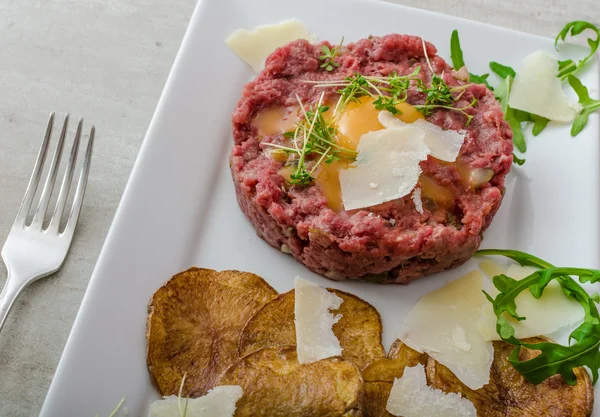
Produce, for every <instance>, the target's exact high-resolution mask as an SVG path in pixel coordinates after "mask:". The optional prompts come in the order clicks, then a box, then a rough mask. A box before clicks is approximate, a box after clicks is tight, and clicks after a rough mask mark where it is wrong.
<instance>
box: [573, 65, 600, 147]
mask: <svg viewBox="0 0 600 417" xmlns="http://www.w3.org/2000/svg"><path fill="white" fill-rule="evenodd" d="M567 79H568V80H569V85H570V86H571V87H572V88H573V90H575V92H576V93H577V97H579V103H580V104H581V105H582V106H583V109H582V110H581V111H580V112H579V114H578V115H577V117H575V120H574V121H573V126H572V127H571V136H575V135H577V134H578V133H579V132H581V131H582V130H583V128H584V127H585V125H586V124H587V122H588V118H589V117H590V114H592V113H593V112H595V111H596V110H598V109H600V100H594V99H592V98H590V94H589V93H588V89H587V88H586V87H585V86H584V85H583V84H581V81H579V78H577V77H575V76H574V75H571V74H569V76H568V77H567Z"/></svg>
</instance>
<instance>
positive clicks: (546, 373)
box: [476, 249, 600, 385]
mask: <svg viewBox="0 0 600 417" xmlns="http://www.w3.org/2000/svg"><path fill="white" fill-rule="evenodd" d="M476 255H501V256H505V257H507V258H510V259H512V260H514V261H516V262H518V263H519V264H521V265H523V266H534V267H537V268H542V269H540V270H538V271H536V272H534V273H532V274H530V275H529V276H527V277H525V278H523V279H522V280H519V281H517V280H514V279H512V278H510V277H507V276H506V275H498V276H495V277H494V279H493V282H494V286H495V287H496V288H497V289H498V290H499V291H500V292H499V294H498V295H497V296H496V298H495V299H492V297H490V296H489V295H488V294H486V297H487V299H488V300H489V301H490V302H492V305H493V308H494V314H496V317H497V321H496V331H497V332H498V335H499V336H500V337H501V338H502V340H504V341H505V342H507V343H510V344H513V345H515V348H514V349H513V351H512V352H511V354H510V355H509V358H508V360H509V361H510V362H511V364H512V365H513V366H514V368H515V369H516V370H517V371H518V372H519V373H521V374H522V375H523V376H525V378H526V379H527V380H528V381H530V382H532V383H534V384H539V383H540V382H542V381H544V380H546V379H547V378H549V377H551V376H552V375H556V374H560V375H561V376H562V377H563V378H564V380H565V382H567V383H568V384H570V385H574V384H575V383H576V377H575V374H574V373H573V369H575V368H577V367H580V366H587V367H589V368H590V369H591V370H592V375H593V382H594V383H595V382H596V381H597V380H598V369H599V368H600V350H599V348H600V315H599V313H598V309H597V307H596V302H597V300H598V301H600V300H599V299H598V297H596V296H595V295H592V296H590V295H589V294H588V293H587V292H586V291H585V290H584V289H583V288H582V287H581V285H579V284H578V283H577V282H576V281H575V280H574V279H573V278H571V277H570V276H569V275H575V276H578V277H579V281H580V282H582V283H583V282H598V281H600V270H595V269H583V268H556V267H554V266H553V265H552V264H550V263H549V262H546V261H544V260H542V259H540V258H538V257H535V256H533V255H530V254H528V253H525V252H520V251H515V250H502V249H486V250H480V251H477V252H476ZM553 279H556V281H557V282H558V283H559V284H560V285H561V287H562V289H563V292H564V294H565V296H567V297H571V298H573V299H575V300H576V301H577V302H578V303H579V304H580V305H581V306H582V307H583V309H584V311H585V318H584V321H583V323H582V324H581V325H579V327H577V328H576V329H575V330H574V331H573V332H572V333H571V334H570V336H569V340H570V341H571V340H574V341H575V343H573V344H570V345H569V346H562V345H559V344H557V343H550V342H542V343H524V342H521V341H520V340H518V339H517V338H515V337H514V334H515V330H514V328H513V327H512V325H511V324H510V322H509V321H508V320H506V318H505V317H503V314H504V313H506V314H508V315H510V316H512V317H514V318H515V319H517V320H525V317H521V316H519V315H518V313H517V309H516V303H515V299H516V297H517V296H518V295H519V294H520V293H521V292H523V291H525V290H527V289H529V291H530V292H531V294H532V295H533V296H534V297H535V298H537V299H539V298H540V297H541V296H542V294H543V292H544V289H545V288H546V287H547V285H548V284H549V283H550V282H551V281H552V280H553ZM521 346H524V347H526V348H528V349H534V350H539V351H541V353H540V354H539V355H538V356H536V357H535V358H533V359H530V360H526V361H521V360H520V349H521Z"/></svg>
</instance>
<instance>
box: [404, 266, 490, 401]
mask: <svg viewBox="0 0 600 417" xmlns="http://www.w3.org/2000/svg"><path fill="white" fill-rule="evenodd" d="M482 284H483V275H482V274H481V272H479V271H473V272H471V273H469V274H467V275H465V276H464V277H462V278H459V279H457V280H456V281H453V282H450V283H449V284H447V285H446V286H444V287H442V288H440V289H438V290H436V291H433V292H430V293H429V294H426V295H424V296H423V297H422V298H421V299H420V300H419V301H418V302H417V304H416V305H415V306H414V307H413V309H412V310H411V311H410V312H409V313H408V316H407V317H406V319H405V321H404V324H405V328H404V333H403V334H402V335H401V336H400V339H401V340H403V341H404V342H405V343H406V344H407V345H408V346H410V347H411V348H413V349H416V350H418V351H420V352H425V353H427V354H428V355H429V356H431V357H432V358H433V359H435V360H436V361H438V362H439V363H441V364H442V365H444V366H446V367H447V368H448V369H450V370H451V371H452V372H453V373H454V375H456V376H457V377H458V378H459V379H460V380H461V381H462V382H463V383H464V384H465V385H467V386H468V387H469V388H471V389H479V388H481V387H482V386H484V385H485V384H487V383H488V382H489V379H490V366H491V365H492V360H493V346H492V343H491V342H489V341H486V340H484V338H483V337H482V336H481V334H480V333H479V331H478V330H477V321H476V320H474V318H475V317H479V316H480V314H481V309H482V307H483V305H484V303H488V301H487V300H486V299H485V296H484V295H483V293H482V292H481V289H482Z"/></svg>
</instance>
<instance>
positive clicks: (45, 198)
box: [31, 114, 69, 229]
mask: <svg viewBox="0 0 600 417" xmlns="http://www.w3.org/2000/svg"><path fill="white" fill-rule="evenodd" d="M68 127H69V115H68V114H67V115H66V116H65V121H64V123H63V128H62V132H61V133H60V138H59V139H58V143H57V144H56V150H55V151H54V157H53V158H52V164H51V165H50V170H49V171H48V177H47V178H46V183H45V184H44V190H43V191H42V196H41V197H40V204H39V206H38V209H37V212H36V213H35V216H34V217H33V221H32V222H31V227H33V228H40V229H41V227H42V223H43V222H44V216H45V215H46V211H47V210H48V204H50V198H51V197H52V190H54V183H55V182H56V175H57V174H58V166H59V165H60V159H61V157H62V151H63V147H64V143H65V136H66V135H67V128H68Z"/></svg>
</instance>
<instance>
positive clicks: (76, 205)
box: [63, 126, 96, 236]
mask: <svg viewBox="0 0 600 417" xmlns="http://www.w3.org/2000/svg"><path fill="white" fill-rule="evenodd" d="M95 134H96V127H95V126H92V128H91V129H90V139H89V140H88V144H87V148H86V150H85V158H84V160H83V166H82V167H81V174H79V181H77V190H76V191H75V197H74V198H73V207H72V208H71V213H70V214H69V220H67V225H66V227H65V230H64V232H63V234H64V235H67V236H72V235H73V232H75V226H77V220H78V219H79V213H80V212H81V205H82V204H83V196H84V195H85V187H86V185H87V180H88V176H89V173H90V165H91V163H92V149H93V147H94V136H95Z"/></svg>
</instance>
